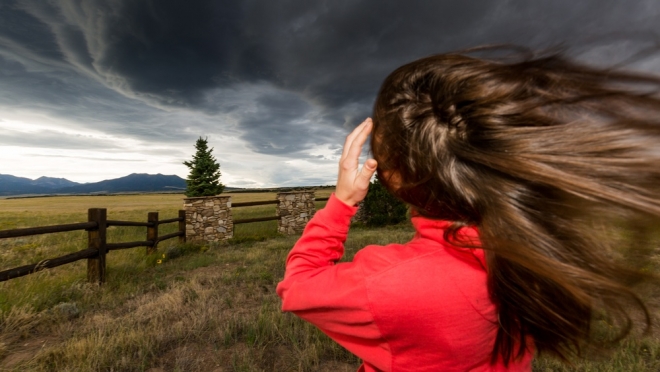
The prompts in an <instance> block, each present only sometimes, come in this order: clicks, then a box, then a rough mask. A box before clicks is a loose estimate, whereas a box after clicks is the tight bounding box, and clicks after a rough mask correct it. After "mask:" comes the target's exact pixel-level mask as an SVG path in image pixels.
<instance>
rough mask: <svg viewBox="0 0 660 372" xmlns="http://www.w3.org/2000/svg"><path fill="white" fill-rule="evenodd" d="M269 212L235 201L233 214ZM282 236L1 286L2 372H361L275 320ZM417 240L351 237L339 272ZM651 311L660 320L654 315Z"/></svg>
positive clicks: (45, 239)
mask: <svg viewBox="0 0 660 372" xmlns="http://www.w3.org/2000/svg"><path fill="white" fill-rule="evenodd" d="M328 194H329V191H328V190H325V191H321V192H317V197H323V196H327V195H328ZM274 198H275V194H274V193H270V194H269V193H258V194H245V193H241V194H235V195H233V197H232V201H233V202H241V201H253V200H273V199H274ZM322 205H323V203H322V202H320V203H318V205H317V207H322ZM181 206H182V196H181V195H171V194H169V195H130V196H90V197H52V198H34V199H11V200H0V230H4V229H11V228H21V227H30V226H42V225H52V224H60V223H71V222H83V221H85V219H86V210H87V208H90V207H105V208H107V209H108V218H110V219H118V220H134V221H146V216H147V212H151V211H158V212H159V213H160V218H161V219H165V218H171V217H175V216H176V213H177V212H176V211H177V210H178V209H180V208H181ZM269 215H274V205H268V206H262V207H246V208H236V209H234V218H250V217H261V216H269ZM175 226H176V224H172V225H171V227H170V228H171V231H173V230H174V229H175ZM276 226H277V222H276V221H268V222H262V223H255V224H245V225H237V226H236V231H235V237H234V239H232V240H231V241H229V242H224V243H220V244H210V245H206V246H193V245H177V244H176V239H173V240H171V241H168V242H164V243H163V244H162V245H160V246H159V250H158V253H157V254H154V255H150V256H147V255H146V254H145V249H144V248H136V249H131V250H122V251H114V252H111V253H109V255H108V274H107V283H106V284H105V285H104V286H102V287H98V286H96V285H90V284H87V283H86V282H85V275H86V266H85V265H86V264H85V262H84V261H81V262H77V263H75V264H71V265H66V266H62V267H59V268H55V269H51V270H46V271H42V272H39V273H37V274H33V275H29V276H26V277H22V278H17V279H14V280H10V281H7V282H2V283H0V371H87V370H91V371H150V372H160V371H355V370H356V369H357V366H358V365H359V360H357V358H355V357H354V356H352V355H351V354H349V353H348V352H346V351H345V350H343V349H342V348H341V347H339V346H337V345H336V344H335V343H333V342H332V341H331V340H329V339H328V338H327V337H325V336H324V335H323V334H321V333H320V332H319V331H317V330H316V329H315V328H314V327H312V326H310V325H308V324H306V323H305V322H302V321H300V320H299V319H297V318H296V317H294V316H292V315H291V314H284V313H282V312H281V311H279V306H280V305H279V299H278V297H277V295H276V294H275V286H276V284H277V282H278V281H279V280H281V278H282V276H283V274H284V267H283V264H284V259H285V257H286V254H287V252H288V251H289V249H290V248H291V247H292V245H293V244H294V242H295V240H296V237H285V236H279V235H278V234H277V233H276ZM168 232H170V230H165V229H164V228H161V234H166V233H168ZM108 233H109V241H111V242H113V241H114V242H119V241H129V240H143V239H144V236H145V234H146V232H145V229H144V228H126V227H113V228H111V229H110V230H109V232H108ZM412 234H413V230H412V228H411V227H410V226H409V225H408V224H401V225H398V226H394V227H387V228H381V229H365V228H354V229H352V230H351V232H350V234H349V239H348V241H347V243H346V248H347V257H346V258H345V259H347V260H350V259H351V258H352V255H353V254H354V253H355V252H356V251H357V250H359V249H360V248H361V247H363V246H365V245H367V244H387V243H391V242H405V241H407V240H409V239H410V238H411V236H412ZM85 244H86V236H85V233H84V232H75V233H60V234H50V235H43V236H35V237H29V238H16V239H4V240H0V270H1V269H7V268H11V267H14V266H18V265H22V264H27V263H34V262H37V261H39V260H40V259H43V258H48V257H55V256H57V255H60V254H64V253H67V252H73V251H76V250H78V249H82V248H84V246H85ZM163 255H164V256H163ZM158 260H160V262H161V263H158V262H159V261H158ZM651 303H652V304H653V305H654V308H653V310H654V314H655V315H657V309H658V307H657V306H655V305H656V303H657V301H651ZM656 318H657V316H656ZM596 326H599V325H598V324H597V325H596ZM605 329H606V327H605ZM658 370H660V341H659V340H658V339H657V337H655V336H646V337H643V336H635V337H631V338H629V339H627V340H626V341H624V342H623V343H621V344H620V345H619V347H618V348H617V349H616V350H615V352H614V353H613V354H611V355H609V356H608V357H604V358H601V359H600V360H596V361H576V362H575V364H574V366H572V367H567V366H565V365H562V364H560V363H559V362H557V361H555V360H553V359H549V358H539V359H538V360H537V361H535V366H534V371H543V372H545V371H658Z"/></svg>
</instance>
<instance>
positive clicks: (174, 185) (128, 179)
mask: <svg viewBox="0 0 660 372" xmlns="http://www.w3.org/2000/svg"><path fill="white" fill-rule="evenodd" d="M185 189H186V180H184V179H183V178H181V177H179V176H174V175H172V176H166V175H162V174H160V173H159V174H144V173H133V174H129V175H128V176H125V177H121V178H115V179H112V180H105V181H101V182H94V183H77V182H73V181H69V180H67V179H65V178H52V177H39V178H37V179H36V180H31V179H29V178H24V177H16V176H12V175H9V174H0V196H10V195H30V194H33V195H34V194H38V195H50V194H99V193H107V194H113V193H122V192H156V191H181V192H183V191H184V190H185Z"/></svg>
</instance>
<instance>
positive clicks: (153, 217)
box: [147, 212, 158, 254]
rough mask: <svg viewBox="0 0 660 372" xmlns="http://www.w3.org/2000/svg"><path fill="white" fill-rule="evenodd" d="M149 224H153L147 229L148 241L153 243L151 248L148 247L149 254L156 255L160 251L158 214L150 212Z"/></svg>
mask: <svg viewBox="0 0 660 372" xmlns="http://www.w3.org/2000/svg"><path fill="white" fill-rule="evenodd" d="M147 222H151V223H152V224H153V225H152V226H149V227H147V240H151V241H152V242H153V243H152V244H151V246H150V247H147V254H151V253H155V252H156V250H157V249H158V212H149V215H148V216H147Z"/></svg>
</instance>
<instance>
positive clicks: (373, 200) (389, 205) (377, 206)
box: [361, 179, 408, 226]
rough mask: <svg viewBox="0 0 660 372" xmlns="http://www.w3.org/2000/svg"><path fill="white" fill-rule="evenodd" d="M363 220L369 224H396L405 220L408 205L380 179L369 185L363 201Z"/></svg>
mask: <svg viewBox="0 0 660 372" xmlns="http://www.w3.org/2000/svg"><path fill="white" fill-rule="evenodd" d="M361 208H364V211H363V220H364V223H365V225H367V226H385V225H394V224H397V223H399V222H402V221H405V219H406V212H407V211H408V207H407V206H406V205H405V204H404V203H402V202H401V201H399V200H398V199H397V198H395V197H394V195H392V194H390V192H389V191H388V190H387V188H386V187H385V186H383V185H382V184H381V183H380V182H378V179H376V180H374V181H373V182H372V183H371V184H370V185H369V192H368V193H367V196H366V197H365V198H364V202H363V203H362V207H361Z"/></svg>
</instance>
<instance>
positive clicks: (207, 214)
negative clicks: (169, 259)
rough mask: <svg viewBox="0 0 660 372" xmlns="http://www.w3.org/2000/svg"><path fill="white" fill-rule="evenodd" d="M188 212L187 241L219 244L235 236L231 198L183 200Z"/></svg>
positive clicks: (211, 197)
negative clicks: (218, 242)
mask: <svg viewBox="0 0 660 372" xmlns="http://www.w3.org/2000/svg"><path fill="white" fill-rule="evenodd" d="M183 209H185V211H186V241H189V242H217V241H220V240H226V239H229V238H231V237H232V236H234V220H233V219H232V216H231V196H202V197H198V198H185V199H183Z"/></svg>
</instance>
